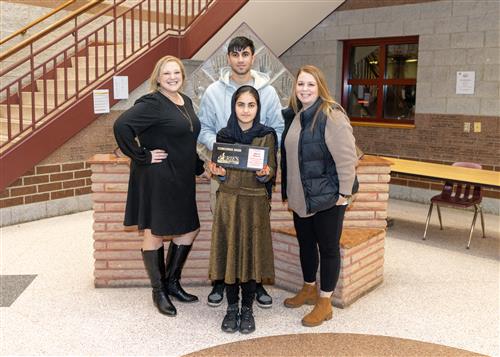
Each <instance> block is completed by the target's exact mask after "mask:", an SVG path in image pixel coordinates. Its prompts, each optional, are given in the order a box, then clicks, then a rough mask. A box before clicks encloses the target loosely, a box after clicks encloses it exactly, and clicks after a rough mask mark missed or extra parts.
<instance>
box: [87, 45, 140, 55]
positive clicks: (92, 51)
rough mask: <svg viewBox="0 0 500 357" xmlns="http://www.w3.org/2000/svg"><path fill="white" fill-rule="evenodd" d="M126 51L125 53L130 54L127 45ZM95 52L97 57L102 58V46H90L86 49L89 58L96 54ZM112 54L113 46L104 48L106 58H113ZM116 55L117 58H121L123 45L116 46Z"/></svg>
mask: <svg viewBox="0 0 500 357" xmlns="http://www.w3.org/2000/svg"><path fill="white" fill-rule="evenodd" d="M126 51H127V53H128V52H130V45H129V44H127V48H126ZM96 52H97V54H98V55H99V56H104V46H103V45H99V46H90V47H89V48H88V53H89V56H91V57H94V56H95V54H96ZM113 52H114V46H113V45H107V46H106V55H107V56H108V57H113V56H114V54H113ZM116 54H117V56H119V55H120V54H121V55H122V56H123V45H122V44H117V45H116ZM110 55H111V56H110Z"/></svg>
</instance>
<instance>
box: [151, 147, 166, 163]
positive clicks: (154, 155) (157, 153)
mask: <svg viewBox="0 0 500 357" xmlns="http://www.w3.org/2000/svg"><path fill="white" fill-rule="evenodd" d="M167 156H168V154H167V153H166V152H165V150H161V149H155V150H151V163H152V164H159V163H160V162H162V161H163V160H165V159H166V158H167Z"/></svg>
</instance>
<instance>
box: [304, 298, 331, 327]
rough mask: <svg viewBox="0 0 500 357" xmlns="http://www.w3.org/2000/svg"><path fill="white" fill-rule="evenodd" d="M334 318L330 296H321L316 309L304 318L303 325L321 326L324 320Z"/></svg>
mask: <svg viewBox="0 0 500 357" xmlns="http://www.w3.org/2000/svg"><path fill="white" fill-rule="evenodd" d="M331 318H332V303H331V299H330V298H329V297H320V298H318V302H317V303H316V305H315V306H314V309H313V310H312V311H311V312H310V313H308V314H307V315H306V316H304V318H303V319H302V325H304V326H307V327H314V326H319V325H321V324H322V323H323V321H327V320H330V319H331Z"/></svg>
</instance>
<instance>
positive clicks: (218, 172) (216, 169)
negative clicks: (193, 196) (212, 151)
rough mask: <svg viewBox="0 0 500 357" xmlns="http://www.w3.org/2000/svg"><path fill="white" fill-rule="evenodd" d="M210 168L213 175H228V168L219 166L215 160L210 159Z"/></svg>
mask: <svg viewBox="0 0 500 357" xmlns="http://www.w3.org/2000/svg"><path fill="white" fill-rule="evenodd" d="M208 169H209V170H210V172H211V173H212V175H217V176H226V169H225V168H223V167H222V166H217V165H216V164H215V162H213V161H210V162H209V163H208Z"/></svg>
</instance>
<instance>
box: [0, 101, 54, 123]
mask: <svg viewBox="0 0 500 357" xmlns="http://www.w3.org/2000/svg"><path fill="white" fill-rule="evenodd" d="M31 108H32V107H31V106H30V105H23V120H25V119H27V120H31V118H32V110H31ZM44 112H45V111H44V108H43V107H38V106H37V107H35V119H40V118H41V117H42V116H43V115H44ZM0 117H2V118H7V117H8V115H7V104H0ZM10 118H11V119H19V105H18V104H11V105H10Z"/></svg>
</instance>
